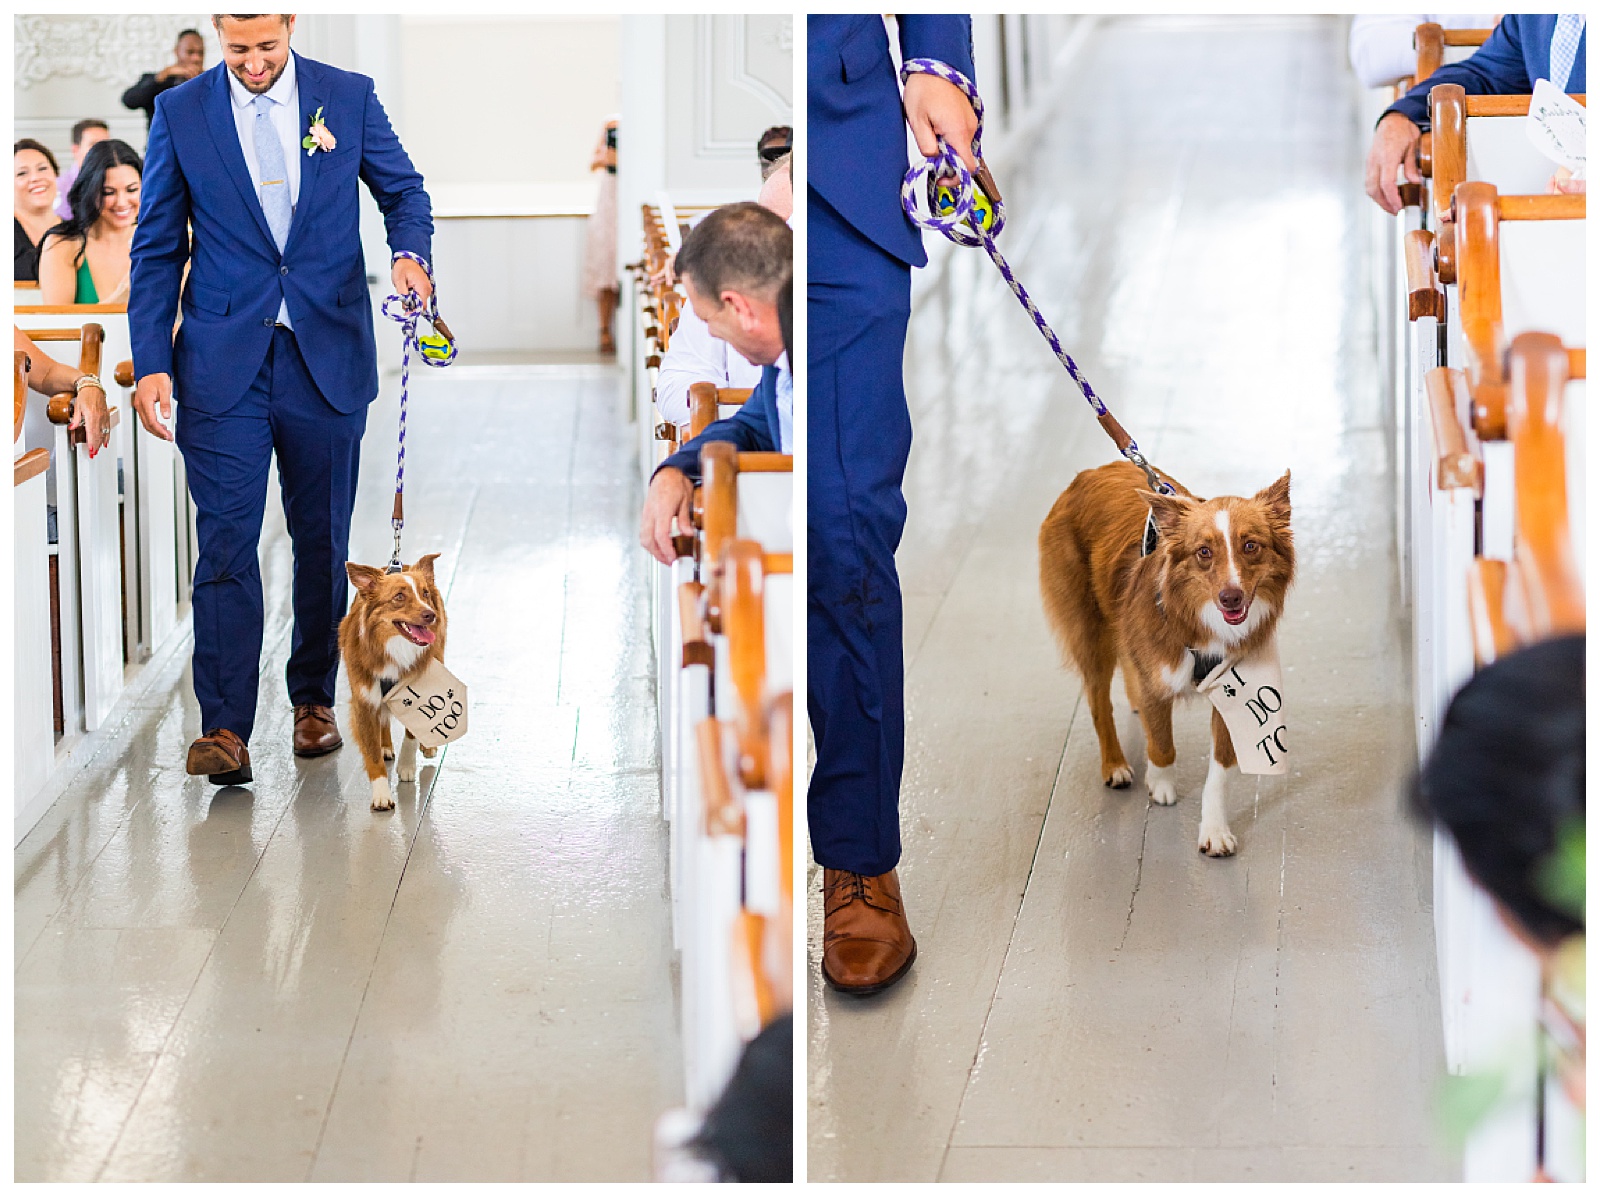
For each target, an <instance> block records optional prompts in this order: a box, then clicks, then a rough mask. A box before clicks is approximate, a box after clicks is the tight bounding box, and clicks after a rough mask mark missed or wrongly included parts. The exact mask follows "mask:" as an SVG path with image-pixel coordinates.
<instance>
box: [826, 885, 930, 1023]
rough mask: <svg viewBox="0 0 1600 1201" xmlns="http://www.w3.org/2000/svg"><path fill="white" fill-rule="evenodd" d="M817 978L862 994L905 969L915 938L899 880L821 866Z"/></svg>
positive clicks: (881, 986) (882, 986)
mask: <svg viewBox="0 0 1600 1201" xmlns="http://www.w3.org/2000/svg"><path fill="white" fill-rule="evenodd" d="M822 905H823V915H824V916H823V921H822V978H823V979H824V980H826V981H827V982H828V983H829V984H831V985H832V986H833V987H834V988H836V989H838V990H839V991H840V992H846V993H854V994H856V995H858V996H866V995H867V994H870V993H875V992H879V991H881V990H882V989H885V988H888V987H889V986H890V985H891V984H893V983H894V982H895V981H897V980H899V979H900V977H901V976H904V975H905V974H906V972H907V971H908V970H910V968H911V965H912V963H913V962H914V961H915V960H916V958H917V940H916V939H914V938H912V937H911V927H910V926H908V925H907V924H906V911H905V906H904V905H903V904H901V902H900V881H899V879H898V878H897V877H896V875H895V873H894V872H893V871H889V872H885V873H884V874H883V875H881V876H860V875H857V874H856V873H855V872H844V871H836V870H835V869H833V868H831V867H830V868H824V869H823V872H822Z"/></svg>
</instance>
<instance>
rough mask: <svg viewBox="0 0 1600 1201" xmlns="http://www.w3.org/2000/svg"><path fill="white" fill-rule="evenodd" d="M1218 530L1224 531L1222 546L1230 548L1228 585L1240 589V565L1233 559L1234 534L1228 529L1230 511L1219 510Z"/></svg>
mask: <svg viewBox="0 0 1600 1201" xmlns="http://www.w3.org/2000/svg"><path fill="white" fill-rule="evenodd" d="M1217 529H1218V530H1220V531H1222V545H1223V546H1225V547H1227V548H1228V583H1229V584H1231V585H1232V586H1233V587H1235V588H1237V587H1239V563H1238V561H1237V560H1236V559H1235V558H1234V557H1233V534H1232V532H1231V531H1230V530H1229V529H1228V510H1226V509H1218V510H1217Z"/></svg>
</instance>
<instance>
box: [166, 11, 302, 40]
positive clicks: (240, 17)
mask: <svg viewBox="0 0 1600 1201" xmlns="http://www.w3.org/2000/svg"><path fill="white" fill-rule="evenodd" d="M224 17H226V18H227V19H228V20H230V21H256V20H259V19H260V18H262V17H277V18H278V19H279V20H280V21H282V22H283V23H284V24H285V25H287V24H288V23H289V14H288V13H242V14H241V13H212V14H211V24H212V27H213V28H215V29H216V31H217V32H218V33H221V32H222V19H223V18H224ZM191 32H193V31H192V30H187V29H186V30H184V33H191ZM178 36H179V37H180V38H181V37H182V36H183V34H182V33H180V34H179V35H178Z"/></svg>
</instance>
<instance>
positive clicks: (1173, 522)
mask: <svg viewBox="0 0 1600 1201" xmlns="http://www.w3.org/2000/svg"><path fill="white" fill-rule="evenodd" d="M1136 491H1137V492H1138V494H1139V499H1140V500H1142V501H1144V503H1145V504H1147V505H1149V506H1150V511H1151V512H1152V513H1154V514H1155V518H1156V529H1157V530H1159V531H1160V532H1161V536H1162V537H1163V538H1167V537H1170V536H1171V535H1172V534H1173V532H1174V531H1176V530H1177V528H1178V526H1179V525H1181V524H1182V522H1183V519H1184V518H1185V517H1186V516H1187V515H1188V513H1189V510H1190V509H1191V508H1193V507H1194V503H1195V502H1194V500H1193V498H1192V497H1188V496H1168V495H1167V494H1166V493H1165V492H1149V491H1146V490H1145V489H1144V488H1139V489H1136Z"/></svg>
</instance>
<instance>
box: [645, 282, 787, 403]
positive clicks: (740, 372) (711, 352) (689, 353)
mask: <svg viewBox="0 0 1600 1201" xmlns="http://www.w3.org/2000/svg"><path fill="white" fill-rule="evenodd" d="M701 381H708V382H710V383H713V384H715V385H716V386H717V387H719V388H754V387H755V386H756V385H757V384H759V383H760V382H761V368H759V367H757V366H754V365H753V364H752V363H751V362H750V360H749V359H747V358H745V357H744V356H743V355H742V354H740V353H739V352H738V351H737V350H735V349H734V348H733V347H731V346H729V345H728V344H727V343H726V342H724V341H723V340H722V339H721V338H718V337H716V336H714V335H713V334H712V332H711V331H710V330H709V329H708V328H707V327H706V323H705V322H704V321H702V320H700V318H698V317H696V316H695V315H694V307H693V306H692V305H688V304H685V305H684V306H683V311H682V312H681V313H680V314H679V316H678V328H677V329H676V330H674V331H673V334H672V341H671V342H670V344H669V345H668V346H667V353H666V354H664V355H662V356H661V366H660V368H659V369H658V370H657V372H656V408H657V409H659V410H660V411H661V416H662V417H664V418H665V419H666V420H668V421H670V422H673V423H674V424H675V425H684V424H687V423H688V420H689V385H690V384H697V383H700V382H701Z"/></svg>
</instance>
